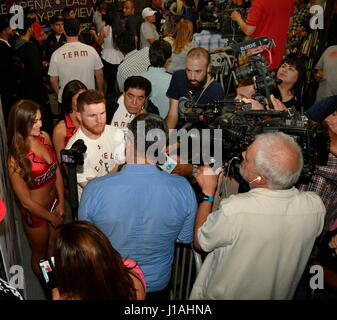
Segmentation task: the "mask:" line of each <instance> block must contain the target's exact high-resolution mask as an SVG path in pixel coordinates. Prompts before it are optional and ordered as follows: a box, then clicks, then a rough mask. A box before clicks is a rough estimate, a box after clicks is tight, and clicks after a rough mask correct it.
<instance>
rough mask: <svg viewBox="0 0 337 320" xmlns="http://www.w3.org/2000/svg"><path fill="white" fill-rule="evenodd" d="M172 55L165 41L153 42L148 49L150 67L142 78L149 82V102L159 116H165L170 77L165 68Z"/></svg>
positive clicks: (168, 104)
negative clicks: (150, 87) (157, 111)
mask: <svg viewBox="0 0 337 320" xmlns="http://www.w3.org/2000/svg"><path fill="white" fill-rule="evenodd" d="M171 55H172V48H171V45H170V44H169V43H168V42H167V41H165V40H155V41H154V42H153V43H152V44H151V46H150V49H149V58H150V63H151V66H150V67H149V69H148V70H147V71H146V72H144V73H143V74H142V76H143V77H144V78H146V79H148V80H149V81H150V82H151V86H152V91H151V95H150V97H149V98H150V100H151V101H152V103H153V104H154V105H155V106H157V107H158V109H159V113H160V116H161V117H162V118H165V117H166V116H167V113H168V110H169V107H170V99H169V98H168V97H167V96H166V91H167V89H168V87H169V85H170V81H171V78H172V75H171V74H169V73H167V72H166V70H165V68H166V66H167V65H168V63H169V61H170V58H171Z"/></svg>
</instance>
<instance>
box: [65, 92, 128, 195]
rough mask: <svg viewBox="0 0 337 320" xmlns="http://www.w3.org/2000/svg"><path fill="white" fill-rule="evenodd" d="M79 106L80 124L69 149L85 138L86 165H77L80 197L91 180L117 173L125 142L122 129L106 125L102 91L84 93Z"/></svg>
mask: <svg viewBox="0 0 337 320" xmlns="http://www.w3.org/2000/svg"><path fill="white" fill-rule="evenodd" d="M77 108H78V112H77V114H76V116H77V117H78V120H79V121H80V123H81V126H80V128H79V129H78V130H77V132H76V133H75V134H74V135H73V136H72V137H71V138H70V140H69V141H68V143H67V146H66V149H70V148H71V146H72V145H73V143H74V142H75V141H77V140H78V139H82V140H83V141H84V144H85V145H86V147H87V150H86V152H85V153H84V163H83V166H77V168H76V170H77V183H78V197H79V200H80V198H81V194H82V190H83V188H84V187H85V186H86V185H87V183H88V181H89V180H91V179H92V178H96V177H101V176H105V175H107V174H110V173H113V172H116V171H117V169H118V166H119V165H120V164H122V163H124V162H125V143H124V134H123V131H122V130H120V129H118V128H116V127H113V126H110V125H107V124H106V111H105V99H104V96H103V94H101V93H100V92H99V91H97V90H86V91H84V92H82V93H81V94H80V95H79V97H78V100H77Z"/></svg>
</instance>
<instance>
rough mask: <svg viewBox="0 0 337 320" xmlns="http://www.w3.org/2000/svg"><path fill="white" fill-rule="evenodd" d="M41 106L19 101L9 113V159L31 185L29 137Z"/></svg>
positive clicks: (28, 101) (32, 102)
mask: <svg viewBox="0 0 337 320" xmlns="http://www.w3.org/2000/svg"><path fill="white" fill-rule="evenodd" d="M39 109H40V106H39V105H38V104H37V103H36V102H34V101H31V100H19V101H18V102H16V103H15V104H14V105H13V106H12V108H11V110H10V113H9V118H8V126H7V137H8V157H12V158H13V159H14V160H15V162H16V164H17V167H15V168H14V171H16V170H19V173H20V176H21V177H22V178H23V180H24V181H25V182H26V183H27V184H28V185H30V184H31V177H30V171H31V168H32V165H31V162H30V160H29V159H28V158H27V154H28V152H29V143H28V141H27V137H28V135H29V133H30V131H31V130H32V127H33V124H34V121H35V117H36V113H37V110H39Z"/></svg>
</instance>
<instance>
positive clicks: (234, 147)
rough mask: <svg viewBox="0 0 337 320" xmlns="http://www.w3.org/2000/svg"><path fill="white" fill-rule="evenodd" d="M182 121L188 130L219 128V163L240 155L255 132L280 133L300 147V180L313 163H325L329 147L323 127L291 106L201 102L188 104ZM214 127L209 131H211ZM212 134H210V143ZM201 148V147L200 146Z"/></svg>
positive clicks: (307, 172)
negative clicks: (272, 107)
mask: <svg viewBox="0 0 337 320" xmlns="http://www.w3.org/2000/svg"><path fill="white" fill-rule="evenodd" d="M184 115H185V121H186V122H188V124H189V129H191V128H196V129H198V130H200V131H201V130H202V129H205V128H207V129H221V132H222V135H221V141H218V142H220V143H211V145H219V144H220V145H222V150H223V152H222V159H221V161H222V162H223V163H228V162H229V161H230V159H232V158H233V156H234V157H235V156H236V157H239V158H240V156H241V153H242V152H243V151H244V150H246V149H247V148H248V146H249V145H250V144H251V143H252V142H253V141H254V140H255V137H256V135H258V134H261V133H269V132H284V133H285V134H287V135H290V136H291V137H293V138H294V140H295V141H296V142H297V143H298V144H299V146H300V147H301V148H302V154H303V160H304V166H303V170H302V173H301V179H302V181H303V183H304V182H305V181H308V180H309V179H310V177H311V175H312V174H313V172H314V170H315V169H316V165H326V163H327V160H328V154H329V150H330V137H329V134H328V132H327V130H326V128H325V127H324V126H322V125H321V124H315V123H313V122H311V121H310V120H308V119H307V118H306V117H303V116H301V115H300V114H299V113H297V112H296V111H294V110H292V109H288V110H285V111H275V110H250V109H246V110H245V109H243V108H240V107H238V106H235V105H233V104H228V103H226V102H224V101H216V102H214V103H209V104H204V105H194V104H191V103H189V104H188V108H186V110H185V113H184ZM212 132H214V130H213V131H212V130H211V133H212ZM215 139H219V138H216V136H215V134H214V133H213V136H212V135H211V140H212V141H213V142H214V141H215ZM201 150H203V148H202V146H201Z"/></svg>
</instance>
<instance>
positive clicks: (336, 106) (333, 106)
mask: <svg viewBox="0 0 337 320" xmlns="http://www.w3.org/2000/svg"><path fill="white" fill-rule="evenodd" d="M336 110H337V95H336V96H331V97H327V98H325V99H322V100H320V101H318V102H316V103H315V104H314V105H313V106H312V107H311V108H310V109H309V110H308V111H307V112H306V113H305V114H306V116H307V117H308V119H310V120H313V121H316V122H322V121H323V120H324V119H325V118H327V117H328V116H329V115H330V114H332V113H334V112H335V111H336Z"/></svg>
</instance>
